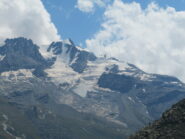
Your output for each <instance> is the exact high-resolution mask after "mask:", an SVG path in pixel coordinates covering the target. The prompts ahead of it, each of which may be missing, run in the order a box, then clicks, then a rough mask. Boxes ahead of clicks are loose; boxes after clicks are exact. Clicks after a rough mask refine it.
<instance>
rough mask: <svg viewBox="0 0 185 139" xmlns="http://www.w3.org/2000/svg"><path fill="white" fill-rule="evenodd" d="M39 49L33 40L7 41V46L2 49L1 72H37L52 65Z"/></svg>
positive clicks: (0, 51)
mask: <svg viewBox="0 0 185 139" xmlns="http://www.w3.org/2000/svg"><path fill="white" fill-rule="evenodd" d="M38 48H39V47H38V46H37V45H35V44H33V42H32V40H27V39H25V38H16V39H7V40H6V41H5V45H4V46H2V47H0V55H1V56H3V58H2V59H1V60H0V67H1V68H0V72H4V71H11V70H19V69H36V70H37V71H38V70H40V71H41V69H44V68H46V67H48V66H49V65H51V63H49V62H48V61H46V60H45V59H44V58H43V57H42V55H41V54H40V52H39V49H38Z"/></svg>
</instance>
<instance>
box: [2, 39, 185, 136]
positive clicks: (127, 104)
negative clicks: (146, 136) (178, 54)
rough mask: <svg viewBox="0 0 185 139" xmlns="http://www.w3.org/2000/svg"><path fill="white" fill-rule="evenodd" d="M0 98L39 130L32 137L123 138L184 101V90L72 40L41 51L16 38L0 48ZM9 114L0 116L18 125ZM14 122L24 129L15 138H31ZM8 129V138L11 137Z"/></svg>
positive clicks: (169, 80) (172, 81)
mask: <svg viewBox="0 0 185 139" xmlns="http://www.w3.org/2000/svg"><path fill="white" fill-rule="evenodd" d="M0 98H2V101H3V103H5V104H6V106H7V105H8V106H7V107H8V109H7V110H8V111H11V110H9V109H16V111H18V112H19V113H17V117H24V118H25V119H27V122H28V123H32V126H33V127H36V128H35V130H34V133H33V135H35V136H37V137H38V138H44V139H47V138H48V139H53V138H54V139H55V138H69V139H71V138H75V139H76V138H77V139H78V138H80V139H81V138H90V137H93V138H116V139H119V138H126V137H127V136H129V135H130V134H131V133H133V132H134V131H136V130H138V129H139V128H142V127H144V126H145V125H147V124H148V123H149V122H151V121H153V120H156V119H158V118H159V117H160V116H161V114H162V113H163V112H164V111H165V110H166V109H168V108H170V107H171V106H172V104H175V103H176V102H178V101H179V100H181V99H182V98H185V85H184V83H182V82H181V81H180V80H178V79H177V78H175V77H171V76H166V75H157V74H148V73H146V72H144V71H142V70H141V69H139V68H137V67H136V66H134V65H132V64H129V63H126V62H124V61H119V60H117V59H115V58H105V57H96V56H95V55H94V54H93V53H91V52H89V51H87V50H84V49H82V48H79V47H77V46H75V44H74V43H73V42H72V41H71V40H62V41H60V42H53V43H52V44H50V45H49V46H47V48H46V47H45V46H41V47H40V48H39V46H37V45H35V44H34V43H33V42H32V41H31V40H27V39H25V38H16V39H7V40H6V42H5V45H4V46H2V47H0ZM9 104H11V106H9ZM12 107H13V108H12ZM0 108H1V107H0ZM8 111H6V110H5V111H3V112H2V113H0V114H2V115H3V114H5V115H7V116H8V117H10V118H9V120H10V121H11V123H14V122H15V121H14V119H12V118H13V117H11V115H13V113H7V112H8ZM0 112H1V111H0ZM15 119H16V118H15ZM18 119H21V118H18ZM18 119H17V120H18ZM53 119H56V120H53ZM18 121H19V120H18ZM6 123H7V122H6ZM11 123H9V124H8V125H9V126H10V127H13V128H14V129H16V130H18V129H20V131H19V130H18V131H19V132H18V133H14V132H12V135H13V136H14V138H15V137H22V138H24V137H23V135H22V134H24V135H25V136H26V137H27V138H28V136H29V135H30V134H32V133H30V132H28V131H29V130H31V129H28V130H23V129H22V128H19V126H18V124H17V122H15V125H11ZM73 123H75V124H73ZM2 124H3V125H4V121H2V123H1V122H0V125H2ZM74 125H75V126H74ZM22 126H24V123H23V125H22ZM3 127H4V128H3ZM5 127H7V126H6V125H4V126H2V129H3V131H4V132H3V133H4V134H5V135H7V136H8V135H9V136H10V134H9V130H7V128H5ZM43 127H48V128H45V129H43ZM0 128H1V126H0ZM32 129H33V128H32ZM52 129H54V131H53V130H52ZM20 133H21V134H20ZM4 134H3V135H4ZM0 135H1V133H0ZM1 136H2V135H1ZM1 136H0V137H1ZM32 138H36V137H32Z"/></svg>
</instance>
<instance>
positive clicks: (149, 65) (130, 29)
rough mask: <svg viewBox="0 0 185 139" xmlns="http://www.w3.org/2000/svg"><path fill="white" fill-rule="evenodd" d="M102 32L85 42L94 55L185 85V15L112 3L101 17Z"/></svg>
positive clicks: (119, 1)
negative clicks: (118, 60)
mask: <svg viewBox="0 0 185 139" xmlns="http://www.w3.org/2000/svg"><path fill="white" fill-rule="evenodd" d="M104 18H105V20H104V22H103V23H102V28H101V29H100V30H99V31H98V32H97V33H96V34H95V35H94V37H93V38H91V39H89V40H87V41H86V44H87V47H88V49H90V50H91V51H94V52H95V53H96V54H97V55H103V54H105V53H106V54H107V55H109V56H112V57H116V58H119V59H121V60H124V61H128V62H130V63H133V64H135V65H137V66H139V67H140V68H141V69H143V70H145V71H147V72H152V73H159V74H168V75H174V76H177V77H179V78H180V79H182V80H184V81H185V72H184V71H185V61H184V59H185V11H176V10H175V9H174V8H172V7H167V8H161V7H159V6H158V5H156V4H154V3H151V4H150V5H148V7H147V8H146V9H142V8H141V6H140V4H138V3H136V2H133V3H130V4H128V3H123V2H122V1H121V0H115V1H114V3H113V4H112V5H111V6H108V7H107V9H106V10H105V13H104Z"/></svg>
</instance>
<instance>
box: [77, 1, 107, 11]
mask: <svg viewBox="0 0 185 139" xmlns="http://www.w3.org/2000/svg"><path fill="white" fill-rule="evenodd" d="M108 2H109V0H77V4H76V6H75V7H76V8H78V9H79V10H80V11H82V12H87V13H89V12H93V11H94V9H95V7H96V6H99V7H104V6H105V5H106V3H108Z"/></svg>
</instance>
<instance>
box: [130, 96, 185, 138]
mask: <svg viewBox="0 0 185 139" xmlns="http://www.w3.org/2000/svg"><path fill="white" fill-rule="evenodd" d="M184 138H185V99H184V100H182V101H180V102H178V103H177V104H175V105H173V106H172V108H170V109H169V110H167V111H166V112H165V113H163V115H162V117H161V118H160V119H159V120H157V121H155V122H154V123H153V124H151V125H149V126H147V127H145V128H144V129H142V130H141V131H139V132H138V133H136V134H135V135H134V136H132V137H130V139H184Z"/></svg>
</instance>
